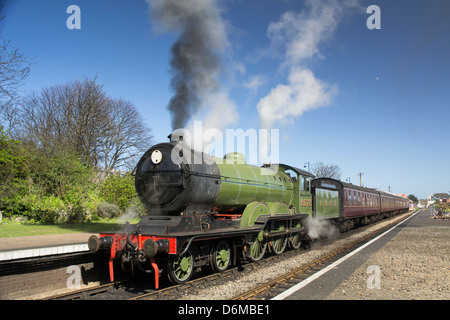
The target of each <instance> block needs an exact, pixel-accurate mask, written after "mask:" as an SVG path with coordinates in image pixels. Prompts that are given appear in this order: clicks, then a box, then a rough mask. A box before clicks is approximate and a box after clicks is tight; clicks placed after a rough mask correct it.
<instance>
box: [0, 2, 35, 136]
mask: <svg viewBox="0 0 450 320" xmlns="http://www.w3.org/2000/svg"><path fill="white" fill-rule="evenodd" d="M1 10H2V7H1V6H0V120H1V121H3V122H6V124H7V125H8V128H7V130H9V129H10V128H11V127H12V124H13V119H14V115H15V113H16V109H15V102H16V100H17V98H18V94H17V90H18V88H19V87H20V85H21V83H22V81H23V80H24V79H25V78H26V77H27V76H28V75H29V73H30V66H31V62H30V60H29V59H28V58H27V57H26V56H25V55H24V54H23V53H22V52H21V51H20V49H19V48H16V47H13V46H12V44H11V40H8V41H7V40H3V39H2V37H1V27H2V25H1V24H2V21H3V19H4V16H2V15H1Z"/></svg>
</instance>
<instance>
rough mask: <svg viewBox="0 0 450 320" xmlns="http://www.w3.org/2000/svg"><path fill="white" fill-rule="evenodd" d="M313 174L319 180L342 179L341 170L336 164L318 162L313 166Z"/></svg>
mask: <svg viewBox="0 0 450 320" xmlns="http://www.w3.org/2000/svg"><path fill="white" fill-rule="evenodd" d="M311 171H312V173H314V174H315V175H316V177H318V178H334V179H338V180H339V179H340V178H341V174H342V173H341V168H339V166H337V165H335V164H324V163H323V162H316V163H314V164H313V165H312V168H311Z"/></svg>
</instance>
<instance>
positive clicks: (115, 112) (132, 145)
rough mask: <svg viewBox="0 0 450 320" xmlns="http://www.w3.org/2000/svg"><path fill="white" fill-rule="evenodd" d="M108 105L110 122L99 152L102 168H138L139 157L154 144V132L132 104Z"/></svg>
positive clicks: (109, 103) (113, 100)
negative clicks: (100, 153) (145, 123)
mask: <svg viewBox="0 0 450 320" xmlns="http://www.w3.org/2000/svg"><path fill="white" fill-rule="evenodd" d="M108 105H109V108H108V109H109V113H108V115H109V121H108V125H107V128H106V131H105V134H104V141H103V143H102V145H101V149H100V150H101V152H102V158H103V163H104V164H103V167H104V168H105V169H106V170H111V169H113V168H116V169H117V168H123V167H125V168H131V167H133V166H134V165H135V164H136V160H137V159H135V158H136V156H138V155H141V154H142V153H143V152H144V151H145V150H146V149H147V148H148V147H149V145H150V144H151V139H152V135H151V131H150V129H149V128H147V127H146V126H145V125H144V123H143V121H142V120H141V118H140V115H139V113H138V111H137V110H136V108H135V107H134V106H133V105H132V104H131V103H130V102H128V101H125V100H121V99H110V100H108Z"/></svg>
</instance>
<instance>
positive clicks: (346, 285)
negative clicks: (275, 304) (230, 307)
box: [273, 209, 450, 300]
mask: <svg viewBox="0 0 450 320" xmlns="http://www.w3.org/2000/svg"><path fill="white" fill-rule="evenodd" d="M449 258H450V219H445V220H437V219H431V218H430V211H429V210H428V209H424V210H422V211H419V212H417V213H416V214H414V215H412V216H411V217H409V218H408V219H406V220H404V221H403V222H401V223H399V224H397V225H396V226H394V227H392V228H391V229H390V230H388V231H386V232H384V233H383V234H382V235H380V236H378V237H377V238H375V239H374V240H372V241H370V242H368V243H366V244H365V245H363V246H361V247H360V248H358V249H355V250H354V251H352V252H351V253H349V254H348V255H346V256H344V257H343V258H341V259H339V260H338V261H336V262H334V263H333V264H331V265H330V266H328V267H326V268H324V269H322V270H320V271H318V272H317V273H315V274H313V275H312V276H310V277H309V278H307V279H305V280H303V281H302V282H300V283H298V284H296V285H294V286H293V287H291V288H290V289H288V290H286V291H285V292H282V293H281V294H279V295H278V296H276V297H275V298H273V300H398V299H401V300H412V299H420V300H423V299H425V300H428V299H430V300H448V299H450V272H449V271H450V263H449Z"/></svg>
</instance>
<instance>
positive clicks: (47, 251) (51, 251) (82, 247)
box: [0, 244, 89, 261]
mask: <svg viewBox="0 0 450 320" xmlns="http://www.w3.org/2000/svg"><path fill="white" fill-rule="evenodd" d="M88 250H89V248H88V245H87V244H70V245H62V246H56V247H48V248H32V249H20V250H12V251H3V252H0V261H7V260H16V259H24V258H31V257H42V256H49V255H55V254H64V253H73V252H83V251H88Z"/></svg>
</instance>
